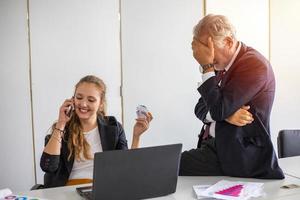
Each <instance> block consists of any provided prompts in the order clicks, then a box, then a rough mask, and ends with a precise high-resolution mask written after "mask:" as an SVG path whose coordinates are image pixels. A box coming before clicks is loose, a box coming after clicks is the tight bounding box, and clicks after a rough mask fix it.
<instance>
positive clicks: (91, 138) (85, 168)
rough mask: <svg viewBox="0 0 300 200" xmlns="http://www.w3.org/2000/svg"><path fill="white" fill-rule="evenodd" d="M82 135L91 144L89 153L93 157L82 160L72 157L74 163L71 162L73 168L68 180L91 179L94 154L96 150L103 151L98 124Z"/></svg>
mask: <svg viewBox="0 0 300 200" xmlns="http://www.w3.org/2000/svg"><path fill="white" fill-rule="evenodd" d="M84 137H85V139H86V141H87V142H88V143H89V144H90V146H91V153H92V156H93V159H92V160H83V161H77V160H76V159H74V164H73V168H72V171H71V174H70V177H69V180H70V179H93V169H94V154H95V153H96V152H102V151H103V150H102V145H101V139H100V134H99V130H98V126H97V127H96V128H94V129H93V130H91V131H89V132H86V133H84ZM82 158H83V157H82Z"/></svg>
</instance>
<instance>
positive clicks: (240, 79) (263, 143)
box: [195, 43, 284, 179]
mask: <svg viewBox="0 0 300 200" xmlns="http://www.w3.org/2000/svg"><path fill="white" fill-rule="evenodd" d="M216 79H217V78H216V76H214V77H211V78H209V79H208V80H207V81H205V82H204V83H203V84H202V85H201V86H200V87H199V88H198V91H199V93H200V94H201V98H200V99H199V101H198V103H197V105H196V107H195V114H196V116H197V117H198V118H199V119H200V120H202V121H203V122H205V118H206V114H207V113H208V111H209V112H210V114H211V117H212V119H213V120H215V121H216V129H215V133H216V135H215V141H216V148H217V154H218V158H219V160H220V163H221V168H222V170H223V173H224V175H228V176H237V177H252V178H266V179H282V178H284V175H283V173H282V170H281V169H280V167H279V166H278V162H277V157H276V154H275V152H274V149H273V145H272V142H271V136H270V113H271V108H272V104H273V100H274V94H275V78H274V73H273V70H272V68H271V65H270V63H269V62H268V61H267V60H266V59H265V58H264V56H262V55H261V54H260V53H259V52H257V51H256V50H254V49H252V48H251V47H247V46H246V45H245V44H243V43H242V46H241V49H240V52H239V53H238V55H237V58H236V59H235V61H234V62H233V64H232V66H231V67H230V68H229V70H228V71H227V72H226V73H225V75H224V77H223V79H222V82H221V85H220V86H218V82H217V80H216ZM243 105H250V107H251V108H250V112H251V113H252V114H253V116H254V121H253V122H252V123H251V124H248V125H246V126H243V127H238V126H234V125H231V124H229V123H227V122H226V121H225V119H226V118H228V117H229V116H230V115H232V114H233V113H234V112H235V111H237V110H238V109H239V108H241V107H242V106H243ZM202 134H203V131H202ZM199 138H202V137H201V136H200V137H199Z"/></svg>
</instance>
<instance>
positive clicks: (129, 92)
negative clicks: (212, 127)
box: [121, 0, 203, 149]
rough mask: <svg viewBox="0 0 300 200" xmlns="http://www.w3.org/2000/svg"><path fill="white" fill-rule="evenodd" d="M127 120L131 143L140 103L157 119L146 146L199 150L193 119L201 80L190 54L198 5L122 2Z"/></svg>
mask: <svg viewBox="0 0 300 200" xmlns="http://www.w3.org/2000/svg"><path fill="white" fill-rule="evenodd" d="M121 3H122V6H121V18H122V52H123V54H122V57H123V70H124V73H123V75H124V80H123V83H124V88H123V95H124V115H125V129H126V130H127V138H128V139H129V141H130V142H131V138H132V137H131V134H132V126H133V124H134V119H135V118H136V114H135V110H136V106H137V105H138V104H144V105H146V106H147V107H148V108H149V110H150V111H151V112H152V113H153V116H154V119H153V122H152V123H151V128H150V130H149V131H148V132H147V133H145V134H144V135H143V139H142V142H141V145H142V146H153V145H159V144H169V143H179V142H180V143H183V145H184V146H183V148H184V149H190V148H192V147H193V148H195V147H196V144H197V135H198V133H199V132H200V129H201V125H202V123H201V122H200V121H199V120H197V119H196V117H195V115H194V106H195V104H196V103H197V101H198V98H199V95H198V93H197V90H196V89H197V82H198V81H199V80H200V79H201V76H200V73H199V72H198V64H197V63H196V62H195V61H194V59H193V56H192V50H191V42H192V37H193V35H192V29H193V26H194V25H195V24H196V23H197V22H198V21H199V20H200V18H201V17H202V15H203V13H202V9H203V8H202V1H199V0H185V1H182V0H144V1H141V0H127V1H126V0H125V1H121ZM129 130H130V131H129Z"/></svg>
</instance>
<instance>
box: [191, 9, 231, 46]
mask: <svg viewBox="0 0 300 200" xmlns="http://www.w3.org/2000/svg"><path fill="white" fill-rule="evenodd" d="M202 34H208V35H209V36H211V37H212V39H213V41H214V43H215V45H217V46H218V47H223V46H224V39H225V37H231V38H232V39H233V40H236V30H235V27H234V26H233V25H232V24H231V22H230V21H229V20H228V18H227V17H225V16H224V15H213V14H208V15H206V16H205V17H203V18H202V19H201V20H200V21H199V23H198V24H197V25H196V26H195V27H194V36H200V35H202Z"/></svg>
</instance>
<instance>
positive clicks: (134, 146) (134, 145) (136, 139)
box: [131, 134, 140, 149]
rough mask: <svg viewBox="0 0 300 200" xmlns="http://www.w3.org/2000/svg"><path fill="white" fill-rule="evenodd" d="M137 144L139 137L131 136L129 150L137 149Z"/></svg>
mask: <svg viewBox="0 0 300 200" xmlns="http://www.w3.org/2000/svg"><path fill="white" fill-rule="evenodd" d="M139 143H140V136H136V135H134V134H133V138H132V144H131V148H132V149H135V148H138V147H139Z"/></svg>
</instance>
